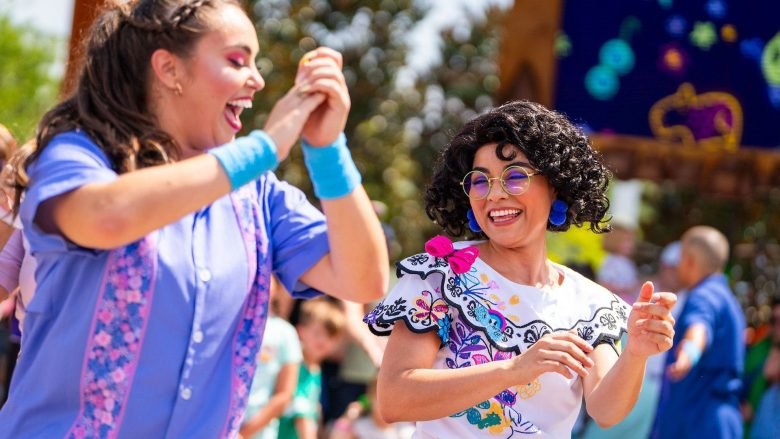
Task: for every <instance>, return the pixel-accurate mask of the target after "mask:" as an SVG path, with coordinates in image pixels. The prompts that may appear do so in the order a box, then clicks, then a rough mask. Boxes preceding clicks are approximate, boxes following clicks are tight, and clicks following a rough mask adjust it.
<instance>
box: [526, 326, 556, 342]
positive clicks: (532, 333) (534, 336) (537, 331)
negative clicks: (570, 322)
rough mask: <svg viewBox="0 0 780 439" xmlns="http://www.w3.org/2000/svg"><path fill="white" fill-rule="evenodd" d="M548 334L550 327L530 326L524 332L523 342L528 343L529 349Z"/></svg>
mask: <svg viewBox="0 0 780 439" xmlns="http://www.w3.org/2000/svg"><path fill="white" fill-rule="evenodd" d="M550 332H551V331H550V327H549V326H547V325H545V324H540V325H531V327H530V328H528V329H527V330H526V331H525V334H524V335H523V341H524V342H526V343H528V346H529V347H530V346H531V345H533V344H534V343H536V342H537V341H539V340H541V338H542V337H544V336H545V335H547V334H549V333H550Z"/></svg>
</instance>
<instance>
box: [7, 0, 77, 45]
mask: <svg viewBox="0 0 780 439" xmlns="http://www.w3.org/2000/svg"><path fill="white" fill-rule="evenodd" d="M3 3H4V4H3V5H2V6H0V10H10V12H11V18H12V19H13V20H14V21H15V22H17V23H29V24H30V25H32V26H34V27H36V28H38V29H40V30H42V31H44V32H46V33H50V34H53V35H57V36H62V37H67V36H68V35H69V34H70V25H71V20H72V17H73V0H4V1H3Z"/></svg>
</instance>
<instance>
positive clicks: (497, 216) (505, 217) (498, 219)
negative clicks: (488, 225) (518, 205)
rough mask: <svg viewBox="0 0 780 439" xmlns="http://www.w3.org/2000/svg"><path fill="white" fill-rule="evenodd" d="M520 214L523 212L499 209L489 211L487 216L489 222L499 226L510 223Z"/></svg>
mask: <svg viewBox="0 0 780 439" xmlns="http://www.w3.org/2000/svg"><path fill="white" fill-rule="evenodd" d="M521 213H523V211H522V210H520V209H500V210H493V211H490V213H488V216H489V217H490V221H491V222H493V223H494V224H501V223H505V222H508V221H512V220H513V219H515V218H517V217H518V216H520V214H521Z"/></svg>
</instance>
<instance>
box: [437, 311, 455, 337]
mask: <svg viewBox="0 0 780 439" xmlns="http://www.w3.org/2000/svg"><path fill="white" fill-rule="evenodd" d="M451 323H452V321H451V320H450V316H444V318H442V319H439V330H438V331H437V334H438V335H439V338H441V342H442V343H447V342H448V341H450V324H451Z"/></svg>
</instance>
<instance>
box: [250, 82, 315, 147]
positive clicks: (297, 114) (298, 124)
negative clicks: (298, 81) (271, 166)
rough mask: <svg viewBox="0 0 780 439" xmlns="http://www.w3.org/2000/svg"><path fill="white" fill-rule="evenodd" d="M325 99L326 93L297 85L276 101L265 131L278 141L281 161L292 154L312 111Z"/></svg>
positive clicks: (264, 128)
mask: <svg viewBox="0 0 780 439" xmlns="http://www.w3.org/2000/svg"><path fill="white" fill-rule="evenodd" d="M324 100H325V95H324V94H322V93H305V92H302V91H301V86H300V85H296V86H294V87H293V88H291V89H290V90H289V91H288V92H287V94H285V95H284V96H282V98H281V99H279V100H278V101H276V104H274V107H273V109H271V114H269V115H268V120H267V121H266V122H265V127H263V131H265V132H266V134H268V135H269V136H270V137H271V139H273V140H274V143H276V155H277V157H278V158H279V161H280V162H281V161H282V160H284V159H285V158H287V156H288V155H289V154H290V150H291V149H292V147H293V145H295V142H296V141H298V138H299V137H300V136H301V131H302V130H303V126H304V124H306V121H307V120H309V115H310V114H311V112H312V111H314V110H315V109H316V108H317V107H318V106H319V105H320V104H321V103H322V102H323V101H324Z"/></svg>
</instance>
